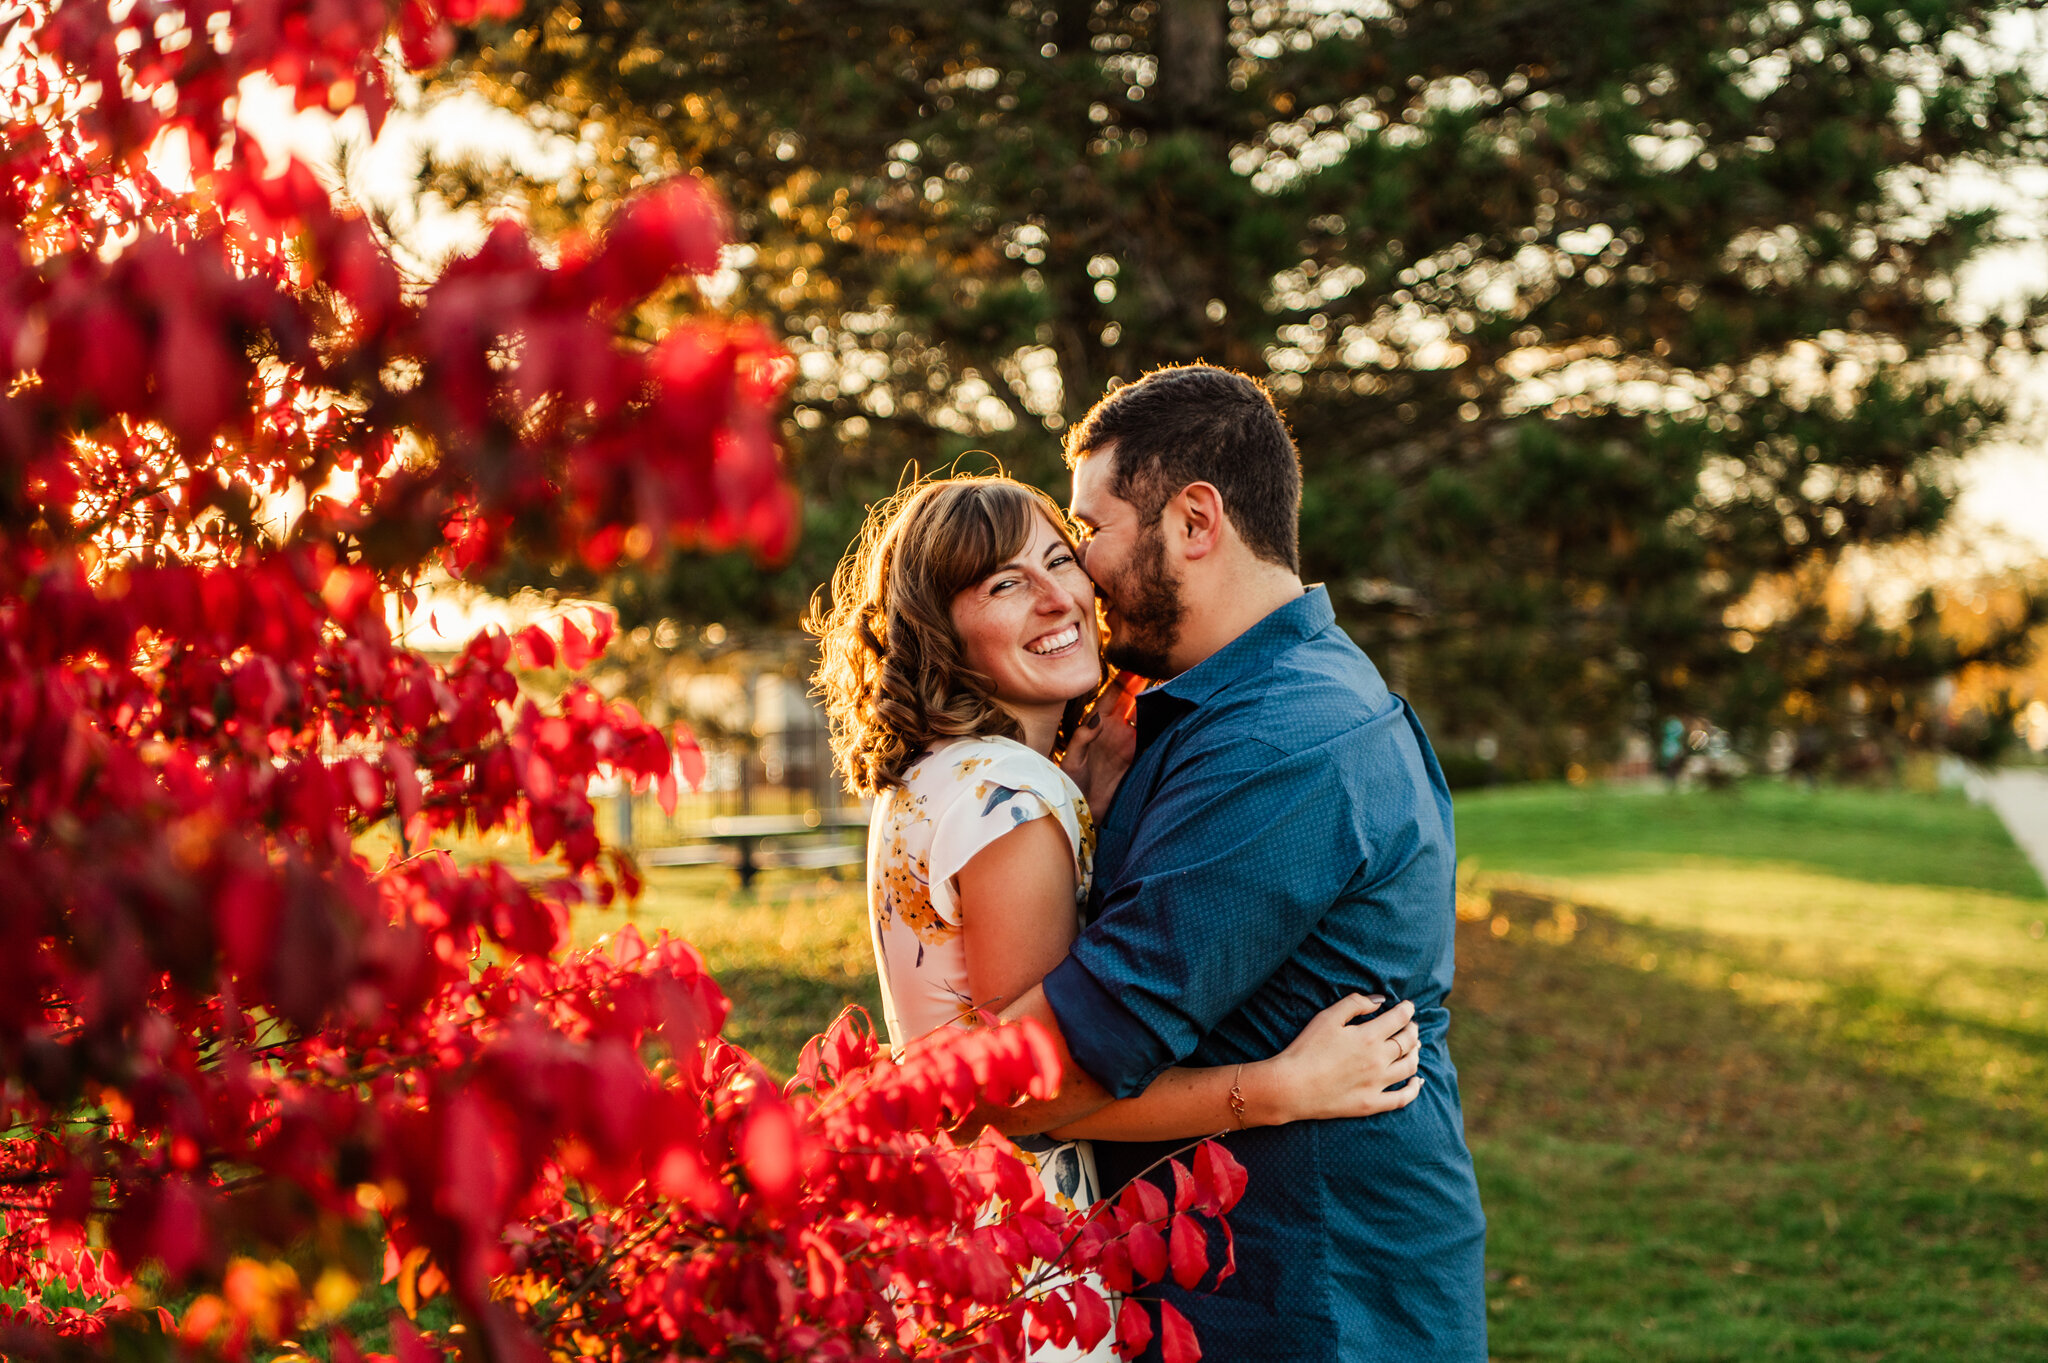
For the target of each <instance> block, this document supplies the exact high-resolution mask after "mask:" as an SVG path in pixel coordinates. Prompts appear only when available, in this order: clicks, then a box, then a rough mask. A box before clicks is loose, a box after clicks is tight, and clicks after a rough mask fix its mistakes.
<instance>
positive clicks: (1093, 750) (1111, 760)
mask: <svg viewBox="0 0 2048 1363" xmlns="http://www.w3.org/2000/svg"><path fill="white" fill-rule="evenodd" d="M1144 686H1145V679H1144V678H1143V677H1133V676H1132V675H1131V674H1130V673H1128V672H1126V673H1123V674H1121V675H1119V676H1118V677H1117V679H1116V680H1115V681H1113V682H1111V683H1110V684H1109V686H1108V688H1107V689H1106V690H1104V691H1103V693H1102V694H1101V695H1100V696H1098V697H1097V698H1096V700H1095V704H1094V705H1093V706H1092V707H1090V712H1089V715H1088V717H1087V718H1086V719H1084V720H1082V721H1081V723H1080V725H1079V726H1078V727H1077V728H1075V730H1074V736H1073V737H1072V738H1071V739H1069V740H1067V751H1066V753H1065V755H1064V756H1062V757H1061V758H1060V770H1062V771H1064V772H1066V774H1067V775H1068V776H1069V777H1071V778H1072V779H1073V782H1074V784H1075V785H1077V786H1079V787H1080V788H1081V794H1082V796H1083V797H1084V798H1086V799H1087V801H1088V810H1089V812H1090V813H1091V814H1093V815H1095V816H1096V817H1097V818H1100V817H1101V816H1102V814H1103V812H1104V811H1105V810H1107V809H1108V808H1109V802H1110V801H1111V800H1114V799H1115V798H1116V790H1117V787H1118V786H1120V785H1122V784H1123V779H1124V773H1125V772H1127V771H1129V770H1130V769H1131V759H1132V758H1133V757H1135V756H1136V755H1137V751H1138V731H1137V729H1136V728H1134V727H1133V720H1134V718H1135V714H1136V710H1137V700H1136V696H1137V693H1138V691H1140V690H1142V689H1143V688H1144Z"/></svg>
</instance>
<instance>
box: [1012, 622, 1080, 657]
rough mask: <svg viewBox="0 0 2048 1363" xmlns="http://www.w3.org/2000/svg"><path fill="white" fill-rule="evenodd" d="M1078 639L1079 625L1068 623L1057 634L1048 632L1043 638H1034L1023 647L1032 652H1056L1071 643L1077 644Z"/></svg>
mask: <svg viewBox="0 0 2048 1363" xmlns="http://www.w3.org/2000/svg"><path fill="white" fill-rule="evenodd" d="M1080 641H1081V627H1080V626H1079V625H1068V626H1067V627H1066V628H1065V629H1063V630H1061V631H1060V632H1059V633H1058V634H1048V635H1046V636H1045V637H1044V638H1043V639H1035V640H1033V641H1032V642H1030V643H1028V644H1026V645H1024V647H1025V648H1026V649H1028V650H1029V651H1031V652H1033V653H1057V652H1059V651H1060V650H1061V649H1063V648H1066V647H1068V646H1069V645H1071V644H1077V643H1079V642H1080Z"/></svg>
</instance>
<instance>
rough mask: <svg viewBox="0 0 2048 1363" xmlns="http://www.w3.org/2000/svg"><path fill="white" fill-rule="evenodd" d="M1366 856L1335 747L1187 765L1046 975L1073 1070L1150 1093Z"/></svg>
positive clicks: (1124, 1089)
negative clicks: (1094, 910) (1096, 907)
mask: <svg viewBox="0 0 2048 1363" xmlns="http://www.w3.org/2000/svg"><path fill="white" fill-rule="evenodd" d="M1366 858H1367V848H1366V841H1365V834H1364V830H1363V828H1362V827H1361V826H1360V822H1359V819H1358V810H1357V808H1356V799H1355V796H1354V794H1353V793H1352V792H1351V790H1350V789H1349V788H1348V786H1347V783H1346V782H1345V781H1344V780H1343V779H1342V773H1341V771H1340V770H1339V768H1338V760H1337V757H1336V755H1335V754H1334V753H1333V752H1331V751H1330V750H1328V749H1327V748H1324V747H1318V748H1312V749H1309V750H1307V751H1304V752H1300V753H1294V754H1287V753H1282V752H1280V751H1279V750H1277V749H1274V748H1272V747H1270V746H1268V745H1266V744H1263V743H1260V742H1258V741H1256V740H1241V741H1238V742H1236V743H1233V744H1232V745H1231V746H1229V747H1228V748H1221V749H1214V750H1211V751H1210V752H1208V753H1206V754H1198V755H1194V756H1192V757H1191V759H1190V761H1189V762H1188V763H1186V764H1185V765H1183V766H1182V767H1181V768H1180V769H1179V770H1177V771H1176V772H1175V773H1174V775H1173V776H1172V777H1171V778H1170V779H1169V781H1168V782H1167V783H1166V785H1165V787H1164V788H1163V790H1162V793H1161V794H1160V795H1159V797H1158V798H1156V799H1155V800H1154V801H1153V802H1152V803H1151V804H1150V805H1149V806H1147V808H1146V810H1145V813H1144V817H1143V820H1142V822H1141V823H1140V825H1139V827H1138V831H1137V836H1136V838H1135V840H1134V841H1133V842H1132V845H1131V849H1130V852H1129V854H1128V855H1127V857H1126V858H1125V860H1124V863H1123V869H1122V872H1121V875H1120V877H1119V884H1118V885H1117V886H1116V888H1115V889H1114V890H1113V891H1112V892H1111V893H1110V894H1108V895H1107V896H1106V897H1105V898H1104V900H1103V901H1102V908H1101V912H1100V913H1099V914H1098V915H1097V916H1096V918H1095V920H1094V921H1093V922H1092V923H1090V924H1089V925H1088V927H1087V929H1086V931H1084V932H1083V933H1082V935H1081V937H1080V939H1079V940H1078V941H1077V942H1075V944H1074V948H1073V950H1072V952H1071V953H1069V955H1068V956H1067V958H1066V959H1065V960H1064V961H1062V962H1061V963H1060V964H1059V965H1058V966H1056V967H1055V968H1054V969H1053V971H1052V973H1051V974H1049V975H1047V976H1046V978H1045V983H1044V988H1045V994H1046V1000H1047V1002H1048V1004H1049V1005H1050V1006H1051V1008H1052V1011H1053V1015H1054V1016H1055V1017H1056V1018H1058V1019H1059V1024H1060V1032H1061V1034H1062V1035H1063V1036H1064V1037H1065V1039H1066V1043H1067V1048H1068V1050H1069V1051H1070V1052H1071V1053H1072V1054H1073V1057H1074V1060H1075V1062H1076V1063H1077V1064H1079V1065H1080V1067H1081V1068H1082V1069H1083V1070H1086V1071H1087V1072H1088V1074H1089V1075H1090V1076H1091V1077H1093V1078H1094V1079H1095V1080H1096V1082H1098V1083H1100V1084H1101V1085H1102V1086H1103V1087H1104V1088H1106V1089H1108V1090H1109V1092H1110V1093H1111V1094H1113V1095H1114V1096H1116V1097H1118V1098H1128V1097H1131V1096H1132V1095H1134V1094H1138V1093H1142V1092H1144V1090H1145V1088H1146V1086H1147V1085H1149V1084H1150V1083H1151V1082H1152V1080H1153V1079H1154V1078H1155V1077H1157V1076H1158V1074H1159V1073H1160V1071H1162V1070H1164V1069H1166V1068H1167V1067H1168V1066H1170V1065H1173V1064H1176V1063H1178V1062H1179V1061H1181V1060H1183V1059H1185V1058H1186V1057H1187V1056H1188V1055H1189V1054H1190V1053H1191V1052H1192V1051H1193V1050H1194V1049H1195V1046H1196V1044H1197V1043H1198V1042H1199V1041H1200V1040H1201V1038H1202V1037H1203V1036H1204V1035H1205V1034H1207V1033H1208V1032H1209V1031H1210V1030H1211V1029H1213V1028H1214V1027H1215V1026H1216V1024H1217V1023H1219V1022H1221V1021H1222V1020H1223V1019H1224V1018H1225V1017H1227V1016H1229V1014H1230V1013H1232V1012H1233V1011H1235V1010H1236V1009H1237V1008H1238V1007H1239V1006H1240V1005H1241V1004H1242V1003H1243V1002H1244V1001H1245V1000H1246V999H1248V998H1249V997H1250V996H1251V995H1252V993H1253V991H1254V990H1256V989H1257V988H1258V987H1259V986H1260V985H1261V984H1263V983H1264V982H1265V981H1266V980H1267V979H1268V978H1269V977H1270V976H1271V975H1272V974H1273V973H1274V972H1275V971H1276V970H1278V969H1279V968H1280V966H1281V965H1282V964H1283V963H1284V962H1285V961H1286V960H1287V958H1288V957H1289V956H1291V955H1293V954H1294V952H1295V951H1296V949H1297V948H1299V947H1300V946H1301V944H1302V942H1303V941H1304V940H1305V939H1306V938H1307V937H1308V935H1309V933H1311V932H1312V931H1314V929H1315V927H1316V925H1317V924H1318V923H1319V922H1320V921H1321V920H1322V918H1323V915H1324V914H1325V913H1327V912H1328V911H1329V909H1330V907H1331V906H1332V905H1333V904H1335V903H1336V902H1337V900H1338V898H1339V896H1341V895H1342V894H1343V892H1344V890H1345V887H1346V886H1347V885H1348V884H1349V883H1350V882H1351V881H1352V879H1353V877H1354V876H1355V875H1356V874H1357V873H1358V870H1359V868H1360V867H1361V866H1363V865H1364V864H1365V862H1366Z"/></svg>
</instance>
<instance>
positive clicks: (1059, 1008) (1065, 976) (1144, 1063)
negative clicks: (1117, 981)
mask: <svg viewBox="0 0 2048 1363" xmlns="http://www.w3.org/2000/svg"><path fill="white" fill-rule="evenodd" d="M1041 987H1042V988H1043V989H1044V990H1045V1001H1046V1003H1047V1005H1049V1006H1050V1007H1051V1009H1052V1015H1053V1017H1054V1018H1055V1019H1056V1020H1057V1021H1058V1022H1059V1024H1060V1035H1061V1036H1062V1037H1063V1038H1064V1039H1065V1040H1066V1043H1067V1051H1068V1053H1069V1054H1070V1055H1072V1056H1073V1057H1074V1063H1075V1064H1077V1065H1079V1066H1080V1067H1081V1068H1082V1070H1084V1071H1085V1072H1086V1073H1087V1075H1088V1077H1089V1078H1091V1079H1093V1080H1094V1081H1095V1082H1096V1083H1098V1084H1100V1085H1102V1086H1103V1087H1104V1088H1105V1089H1108V1090H1109V1093H1110V1096H1111V1097H1112V1098H1135V1097H1136V1096H1137V1095H1139V1094H1141V1093H1143V1092H1144V1091H1145V1090H1146V1088H1148V1087H1149V1086H1150V1085H1151V1083H1152V1081H1153V1080H1154V1079H1157V1078H1158V1077H1159V1075H1160V1072H1161V1071H1163V1070H1165V1069H1166V1068H1167V1067H1168V1066H1170V1065H1172V1064H1173V1058H1172V1057H1171V1056H1170V1055H1168V1054H1167V1053H1166V1048H1165V1047H1164V1046H1162V1045H1160V1044H1159V1038H1158V1037H1156V1036H1154V1035H1153V1034H1152V1029H1151V1028H1149V1027H1147V1026H1146V1025H1145V1024H1144V1023H1143V1022H1141V1021H1139V1020H1138V1018H1137V1016H1136V1015H1135V1014H1133V1013H1132V1012H1131V1010H1130V1009H1128V1008H1126V1007H1124V1005H1123V1004H1122V1003H1121V1002H1119V1001H1118V1000H1117V998H1116V996H1115V995H1113V994H1111V993H1110V992H1109V991H1108V990H1107V989H1104V988H1103V987H1102V984H1101V982H1100V981H1098V980H1097V979H1096V978H1095V977H1094V976H1093V975H1091V974H1089V973H1088V967H1087V966H1085V965H1083V964H1081V962H1080V961H1079V960H1078V959H1077V958H1075V957H1073V956H1068V957H1067V958H1066V959H1065V960H1063V961H1061V962H1060V963H1059V964H1058V965H1056V966H1054V967H1053V968H1052V973H1051V974H1049V975H1047V976H1046V977H1045V980H1044V982H1043V984H1042V986H1041Z"/></svg>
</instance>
